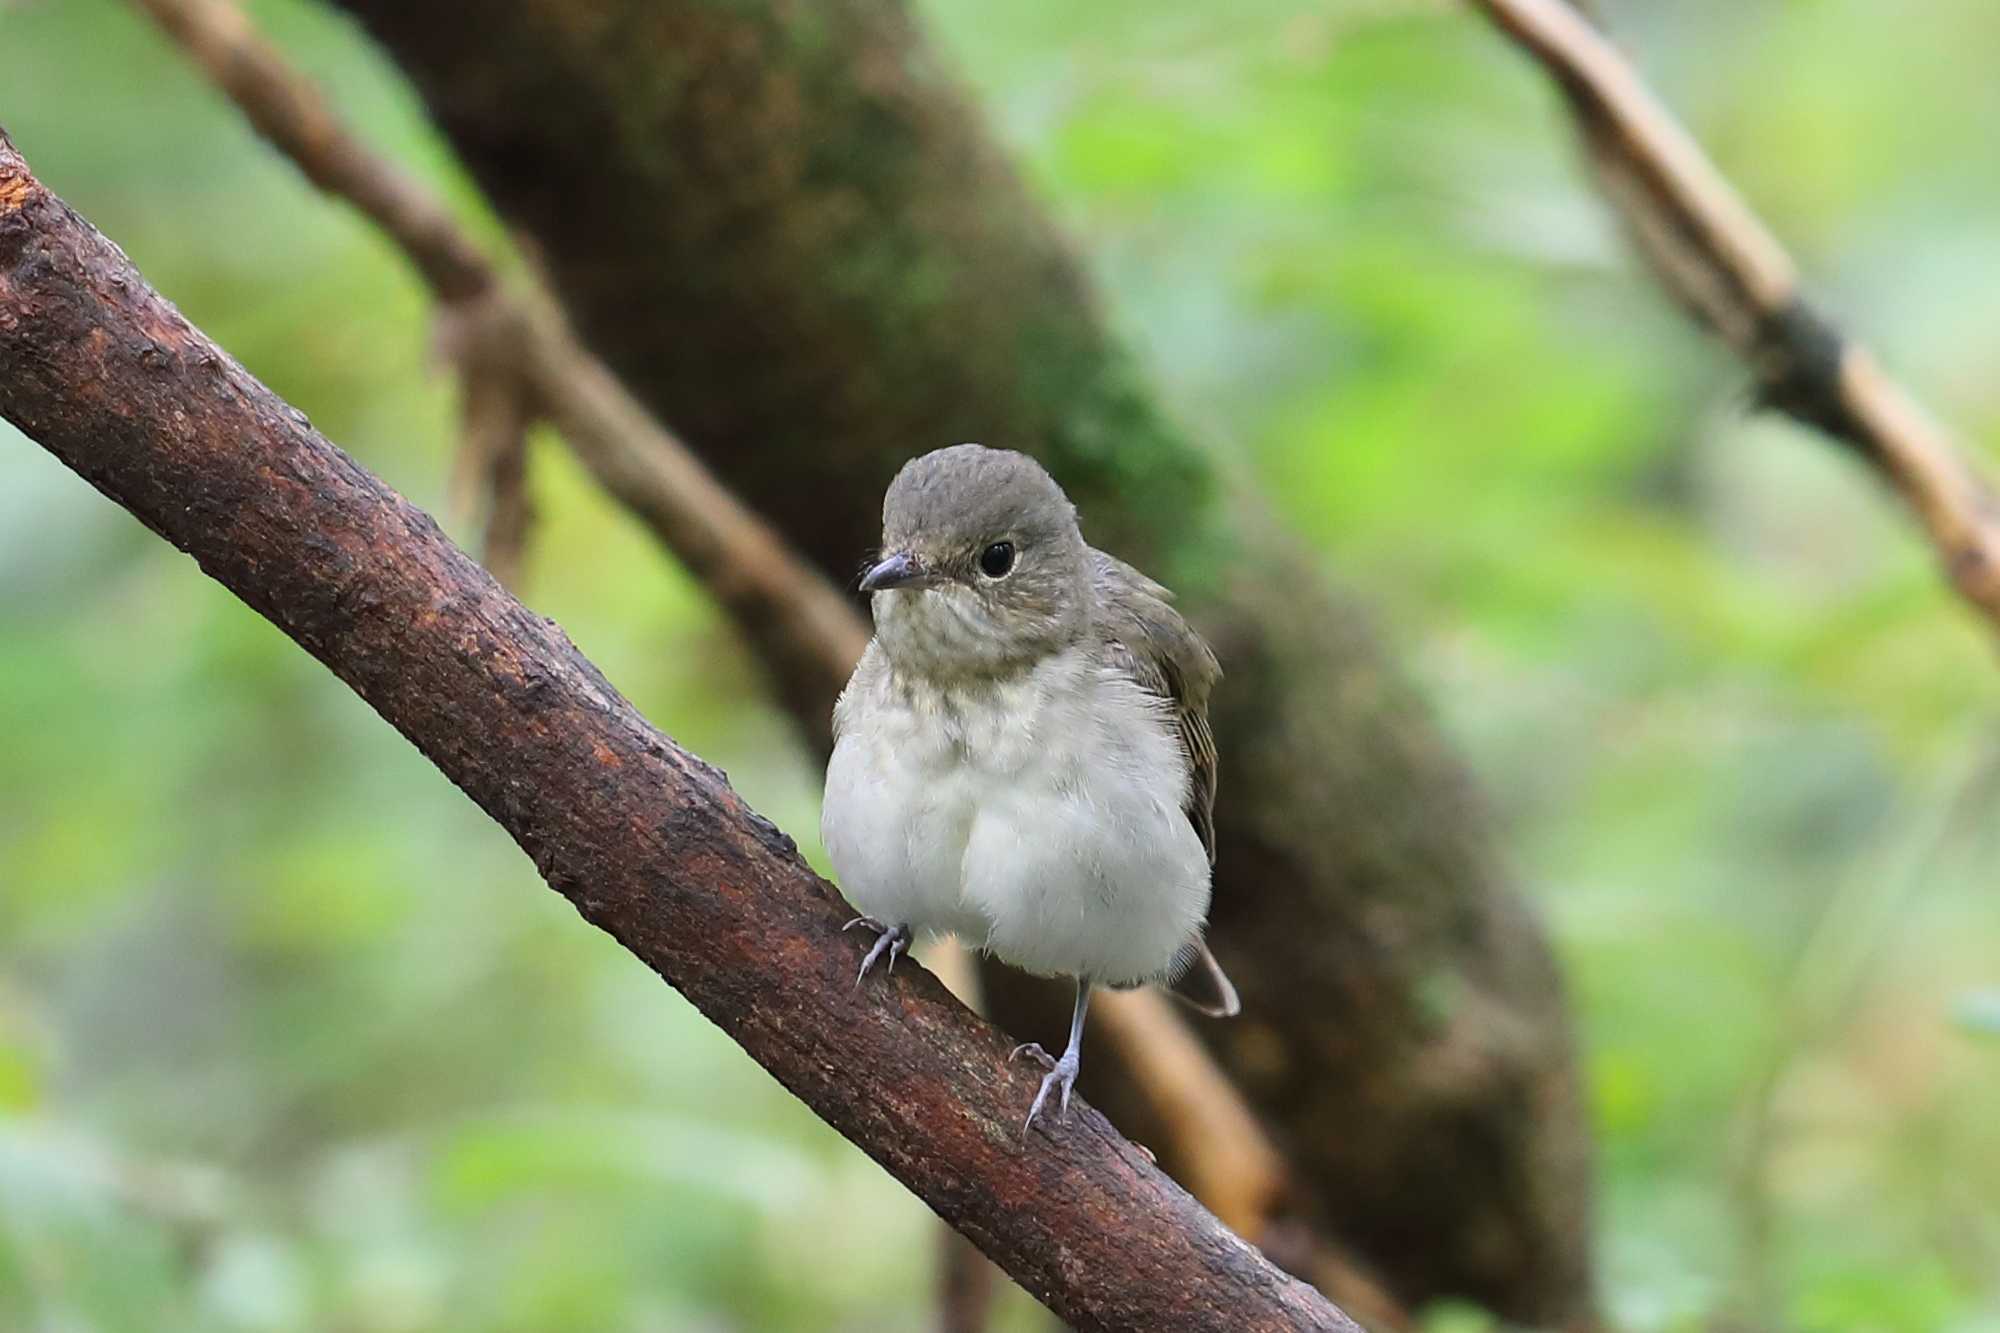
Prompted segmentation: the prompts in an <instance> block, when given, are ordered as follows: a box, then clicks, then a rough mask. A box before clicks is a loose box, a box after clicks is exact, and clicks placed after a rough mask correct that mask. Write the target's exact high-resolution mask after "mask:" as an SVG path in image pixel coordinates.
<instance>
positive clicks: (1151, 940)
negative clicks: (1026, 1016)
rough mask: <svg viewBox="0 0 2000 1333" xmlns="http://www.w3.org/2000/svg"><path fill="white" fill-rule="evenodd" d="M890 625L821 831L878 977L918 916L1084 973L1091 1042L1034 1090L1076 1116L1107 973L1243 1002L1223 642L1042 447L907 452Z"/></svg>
mask: <svg viewBox="0 0 2000 1333" xmlns="http://www.w3.org/2000/svg"><path fill="white" fill-rule="evenodd" d="M860 591H862V592H863V593H865V594H867V595H868V597H869V601H870V610H871V612H872V614H873V618H874V635H873V637H872V638H871V639H870V641H869V643H868V646H867V648H866V649H865V650H864V651H863V653H862V655H861V660H860V662H859V663H858V664H857V665H856V667H855V669H854V673H853V676H852V677H851V678H850V679H849V681H848V683H847V686H846V688H845V689H844V690H843V691H842V692H841V694H840V697H839V700H838V701H837V702H836V704H835V705H834V711H833V735H834V744H833V753H832V756H831V758H830V759H829V761H828V764H827V772H826V793H825V800H824V802H823V804H822V807H821V809H822V814H821V821H820V834H821V842H822V844H823V845H824V847H825V848H826V852H827V855H828V858H829V859H830V860H831V862H832V864H833V868H834V871H835V873H836V875H837V876H838V879H839V882H840V885H841V889H842V891H843V892H844V893H845V894H846V896H847V898H848V900H849V901H850V902H851V903H852V904H853V905H854V907H855V908H857V909H858V910H859V911H860V912H861V915H860V916H857V917H855V918H854V919H853V920H851V921H849V922H848V923H847V925H846V927H844V929H849V930H851V929H854V928H856V927H866V928H867V929H869V930H872V931H874V932H875V936H876V938H875V940H874V942H873V943H872V945H871V946H870V947H869V949H868V950H867V953H866V955H865V956H864V957H863V959H862V961H861V966H860V971H859V973H858V974H857V975H856V977H855V985H856V987H859V986H860V985H861V983H862V982H863V981H864V980H865V979H866V978H867V976H868V974H869V972H870V970H871V969H873V968H874V967H875V966H876V964H877V963H878V962H881V961H882V960H883V959H884V958H886V959H887V964H886V967H885V969H884V970H885V971H893V970H894V968H895V964H896V959H897V958H899V957H900V956H901V955H902V954H903V953H904V952H905V951H906V950H907V949H908V948H909V947H910V945H911V943H912V942H913V941H914V940H915V939H916V938H918V937H919V936H930V935H941V934H946V933H951V934H955V935H957V936H958V938H959V939H960V941H961V942H963V943H965V944H966V945H967V946H969V947H971V948H975V949H979V950H982V951H984V952H986V953H988V954H991V955H992V956H994V957H997V958H998V959H1000V961H1002V962H1004V963H1008V964H1010V965H1012V966H1015V967H1018V968H1021V969H1023V970H1025V971H1028V972H1031V973H1036V974H1040V975H1044V976H1060V977H1068V978H1072V979H1073V980H1074V981H1075V985H1076V1000H1075V1005H1074V1007H1073V1009H1072V1011H1071V1019H1070V1028H1069V1042H1068V1045H1067V1046H1065V1047H1064V1049H1063V1053H1062V1054H1061V1055H1060V1056H1055V1057H1051V1056H1050V1055H1049V1054H1048V1053H1047V1051H1045V1050H1044V1049H1043V1048H1042V1047H1041V1045H1040V1044H1039V1043H1035V1042H1027V1043H1024V1044H1022V1045H1021V1046H1018V1047H1016V1048H1015V1049H1014V1051H1013V1054H1012V1055H1011V1056H1010V1057H1009V1059H1010V1060H1011V1059H1015V1058H1019V1057H1021V1056H1024V1055H1026V1056H1030V1057H1032V1058H1034V1059H1035V1060H1036V1061H1038V1062H1039V1063H1040V1064H1041V1065H1042V1066H1043V1067H1044V1069H1045V1070H1046V1071H1047V1072H1046V1074H1045V1075H1044V1077H1043V1079H1042V1083H1041V1086H1040V1087H1039V1088H1038V1089H1037V1091H1036V1094H1035V1099H1034V1103H1033V1104H1032V1105H1031V1106H1030V1107H1029V1109H1028V1117H1027V1121H1026V1123H1025V1124H1024V1125H1023V1127H1022V1132H1023V1134H1026V1133H1027V1132H1028V1131H1030V1130H1032V1129H1033V1127H1034V1125H1035V1121H1036V1119H1037V1117H1038V1116H1040V1115H1041V1113H1042V1110H1043V1106H1044V1104H1045V1103H1046V1102H1047V1101H1048V1100H1049V1098H1050V1096H1051V1094H1052V1093H1053V1094H1055V1095H1057V1097H1058V1099H1059V1107H1058V1110H1057V1118H1058V1119H1059V1120H1066V1119H1067V1117H1068V1111H1069V1100H1070V1090H1071V1088H1072V1087H1073V1085H1074V1084H1075V1082H1076V1077H1077V1072H1078V1070H1079V1068H1080V1067H1081V1062H1082V1042H1083V1026H1084V1015H1085V1012H1086V1011H1087V1009H1088V1008H1089V1005H1090V997H1091V992H1092V990H1093V988H1094V987H1097V986H1108V987H1113V988H1119V989H1124V988H1130V987H1135V986H1140V985H1145V984H1148V983H1164V984H1168V985H1170V986H1172V987H1173V988H1174V989H1175V990H1176V991H1177V993H1179V994H1180V995H1181V996H1182V997H1183V998H1185V999H1187V1000H1188V1001H1189V1002H1190V1003H1191V1004H1193V1005H1194V1006H1195V1007H1196V1008H1198V1009H1200V1010H1202V1011H1203V1012H1205V1013H1209V1014H1212V1015H1215V1016H1219V1017H1226V1016H1229V1015H1233V1014H1235V1013H1237V1012H1238V1011H1239V1010H1240V1008H1241V1004H1240V1001H1239V1000H1238V998H1237V993H1236V988H1235V986H1234V985H1233V984H1231V982H1230V980H1229V978H1228V976H1227V975H1226V974H1225V973H1224V972H1223V970H1222V968H1221V966H1220V965H1219V964H1218V963H1217V962H1216V960H1215V956H1214V954H1213V953H1211V952H1210V951H1209V948H1208V946H1207V944H1206V943H1205V942H1204V939H1203V931H1204V927H1205V923H1206V919H1207V915H1208V907H1209V900H1210V878H1211V872H1212V869H1213V865H1214V860H1215V822H1214V805H1215V784H1216V749H1215V740H1214V736H1213V733H1212V732H1211V730H1210V728H1209V722H1208V701H1209V695H1210V692H1211V691H1212V690H1213V689H1214V687H1215V685H1216V682H1217V681H1218V680H1219V679H1220V677H1221V666H1220V664H1219V663H1218V662H1217V660H1216V656H1215V653H1214V652H1213V651H1212V650H1211V649H1210V648H1209V646H1208V644H1207V643H1205V642H1204V641H1203V640H1202V638H1201V636H1200V635H1198V634H1197V633H1196V632H1195V631H1194V630H1193V629H1191V628H1190V627H1189V626H1188V624H1187V622H1186V621H1185V620H1183V619H1182V618H1181V616H1180V614H1179V613H1178V612H1177V611H1175V610H1174V608H1173V606H1172V598H1173V594H1171V593H1170V592H1168V591H1167V589H1166V588H1164V587H1162V586H1161V585H1160V584H1158V583H1156V582H1154V581H1153V580H1152V579H1150V578H1148V577H1146V576H1145V575H1144V574H1142V573H1140V572H1139V571H1138V570H1136V569H1134V568H1133V567H1132V566H1130V565H1128V564H1126V563H1125V562H1123V561H1122V560H1119V559H1117V558H1116V557H1114V556H1111V555H1108V554H1106V553H1105V552H1103V551H1100V550H1097V549H1095V548H1093V547H1092V546H1090V545H1089V544H1088V543H1087V542H1085V540H1084V538H1083V533H1082V529H1081V527H1080V526H1079V522H1078V518H1077V512H1076V507H1075V506H1074V505H1073V504H1071V502H1070V500H1069V497H1068V496H1067V495H1065V494H1064V493H1063V490H1062V488H1061V487H1060V486H1059V485H1057V483H1056V481H1055V479H1054V478H1052V477H1051V476H1050V475H1049V474H1048V472H1047V471H1046V470H1045V469H1044V468H1043V467H1042V465H1041V464H1040V463H1038V462H1036V461H1035V460H1034V459H1032V458H1030V457H1028V456H1027V455H1025V454H1022V453H1017V452H1014V451H1012V450H1007V449H990V448H986V447H985V446H983V445H979V444H958V445H953V446H951V447H949V448H943V449H937V450H933V451H932V452H929V453H926V454H923V455H921V456H919V457H917V458H914V459H911V460H910V461H909V462H907V463H905V464H904V466H903V467H902V469H901V471H899V472H898V473H897V474H896V477H895V479H894V480H893V481H892V482H891V483H890V484H889V488H888V491H887V493H886V495H885V496H884V497H883V502H882V544H881V546H880V548H879V550H878V552H877V554H876V556H875V557H874V559H873V560H872V561H870V562H869V563H868V564H867V566H866V569H865V572H864V573H863V575H862V577H861V579H860Z"/></svg>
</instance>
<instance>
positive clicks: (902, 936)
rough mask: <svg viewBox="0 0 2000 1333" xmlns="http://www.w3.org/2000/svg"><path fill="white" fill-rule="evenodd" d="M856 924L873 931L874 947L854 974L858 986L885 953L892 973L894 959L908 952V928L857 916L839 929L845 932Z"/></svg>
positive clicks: (894, 966) (870, 917)
mask: <svg viewBox="0 0 2000 1333" xmlns="http://www.w3.org/2000/svg"><path fill="white" fill-rule="evenodd" d="M856 926H866V927H868V929H870V930H872V931H874V932H875V947H874V948H872V949H870V950H869V951H868V956H867V957H866V958H863V959H862V960H861V970H860V971H859V972H857V973H855V974H854V984H855V985H857V986H859V985H860V984H861V982H862V980H863V979H864V978H865V977H867V975H868V969H869V968H871V967H873V966H875V960H876V959H878V958H880V957H881V956H882V955H883V954H885V953H886V954H888V955H889V971H890V972H892V973H893V972H894V971H895V970H896V960H897V959H898V958H901V957H902V956H903V955H904V954H906V953H908V952H909V949H910V928H909V927H908V926H907V925H895V926H889V925H884V924H883V923H882V922H880V921H877V920H876V919H875V918H874V917H872V916H857V917H855V918H854V919H853V920H852V921H850V922H848V923H847V924H846V925H844V926H842V927H841V928H840V929H841V930H842V931H843V932H846V931H850V930H853V929H854V928H855V927H856Z"/></svg>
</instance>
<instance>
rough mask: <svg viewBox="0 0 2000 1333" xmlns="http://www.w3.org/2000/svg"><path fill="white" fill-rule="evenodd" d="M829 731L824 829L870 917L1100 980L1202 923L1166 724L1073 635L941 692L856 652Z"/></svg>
mask: <svg viewBox="0 0 2000 1333" xmlns="http://www.w3.org/2000/svg"><path fill="white" fill-rule="evenodd" d="M869 651H870V655H871V656H875V655H877V654H879V653H880V652H881V649H880V647H879V645H876V646H872V647H871V648H870V650H869ZM836 731H837V740H836V743H835V747H834V754H833V759H832V762H831V763H830V764H829V766H828V769H827V787H826V805H825V809H824V814H823V817H822V834H823V836H824V840H825V842H826V847H827V851H828V854H829V855H830V856H831V857H832V859H833V863H834V867H835V869H836V870H837V871H838V873H839V875H840V879H841V886H842V888H843V890H844V891H845V892H846V894H847V896H848V898H849V899H850V900H851V901H853V903H854V904H855V905H856V906H857V907H859V908H860V909H861V910H863V911H865V912H867V913H869V914H870V915H873V916H876V917H878V918H880V919H881V920H883V921H885V922H890V923H898V922H907V923H908V924H910V925H911V926H913V927H916V928H918V929H930V930H937V931H956V932H957V933H958V934H959V935H960V936H961V938H963V939H964V940H965V942H966V943H968V944H971V945H973V946H975V947H982V948H986V949H989V950H991V951H992V952H994V953H995V954H997V955H998V956H999V957H1000V958H1001V959H1003V960H1004V961H1006V962H1009V963H1012V964H1014V965H1016V966H1019V967H1023V968H1027V969H1029V970H1031V971H1037V972H1047V973H1063V974H1068V975H1088V976H1092V977H1094V978H1096V979H1098V980H1100V981H1104V982H1109V983H1122V982H1136V981H1141V980H1146V979H1148V978H1151V977H1155V976H1158V975H1160V974H1161V973H1163V972H1165V971H1166V970H1167V968H1168V966H1169V965H1170V963H1171V962H1172V960H1173V958H1174V956H1175V954H1176V952H1177V951H1178V950H1179V949H1180V948H1181V946H1182V945H1183V944H1185V943H1186V942H1187V940H1188V939H1189V938H1190V937H1191V936H1192V935H1193V934H1194V933H1195V932H1196V931H1197V930H1198V929H1199V928H1200V925H1201V921H1202V918H1203V916H1204V914H1205V913H1206V911H1207V907H1208V862H1207V857H1206V854H1205V852H1204V850H1203V848H1202V846H1201V841H1200V838H1199V837H1198V836H1197V835H1196V834H1195V832H1194V829H1193V826H1192V825H1191V824H1189V822H1188V820H1187V818H1186V816H1185V814H1184V813H1183V811H1182V806H1183V803H1184V801H1185V798H1186V794H1187V784H1188V771H1187V761H1186V758H1185V756H1184V755H1183V754H1182V753H1181V749H1180V745H1179V743H1178V740H1177V739H1176V736H1175V734H1174V731H1173V728H1172V725H1171V721H1170V719H1169V718H1168V716H1167V715H1166V713H1165V710H1164V706H1163V705H1162V703H1161V702H1160V701H1159V700H1158V699H1156V698H1154V697H1153V696H1151V695H1149V694H1147V693H1146V692H1145V691H1143V690H1141V689H1140V688H1139V687H1138V686H1137V685H1136V684H1135V683H1134V682H1132V681H1131V680H1130V679H1129V678H1127V677H1125V676H1124V675H1123V674H1121V673H1119V672H1117V671H1115V670H1113V669H1111V668H1109V667H1106V666H1104V665H1102V664H1101V663H1099V662H1097V661H1094V660H1093V659H1092V658H1091V657H1090V656H1089V655H1088V654H1087V653H1086V651H1085V650H1084V649H1082V648H1076V649H1071V650H1068V651H1066V652H1063V653H1059V654H1056V655H1054V656H1052V657H1050V658H1048V659H1047V660H1045V661H1044V662H1042V663H1041V664H1039V665H1038V666H1036V667H1034V668H1032V669H1031V670H1029V671H1026V672H1022V673H1020V674H1018V675H1016V676H1013V677H1011V678H1009V679H1007V680H1004V681H1001V682H985V683H980V684H976V685H967V686H964V687H962V688H950V689H945V688H939V687H937V686H936V685H934V684H931V683H928V682H925V681H921V680H899V679H898V678H897V677H896V675H895V674H894V673H893V672H892V671H891V670H889V669H887V663H886V662H883V661H878V662H876V663H873V664H870V663H866V662H865V663H864V666H863V668H862V670H861V671H859V672H857V673H856V678H855V681H854V683H853V684H851V685H850V686H849V688H848V691H847V693H846V694H845V695H843V696H842V698H841V702H840V706H839V709H838V710H837V712H836Z"/></svg>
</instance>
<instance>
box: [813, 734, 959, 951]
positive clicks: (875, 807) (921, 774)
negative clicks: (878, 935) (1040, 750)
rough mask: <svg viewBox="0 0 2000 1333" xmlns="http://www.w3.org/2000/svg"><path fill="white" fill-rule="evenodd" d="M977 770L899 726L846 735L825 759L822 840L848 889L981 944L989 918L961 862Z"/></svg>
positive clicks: (869, 906) (914, 923)
mask: <svg viewBox="0 0 2000 1333" xmlns="http://www.w3.org/2000/svg"><path fill="white" fill-rule="evenodd" d="M976 786H977V784H976V777H975V775H974V774H972V773H970V772H969V771H968V770H967V769H966V767H965V765H963V764H961V763H957V762H953V761H950V760H949V759H948V758H947V757H946V756H943V755H940V754H938V753H937V752H936V751H935V749H934V748H933V747H932V746H929V745H926V744H924V743H923V741H922V740H921V738H920V737H919V736H917V735H916V734H914V731H913V730H912V729H906V728H905V727H902V726H900V725H887V726H876V727H872V728H870V729H869V731H868V735H867V737H866V738H865V739H863V738H861V737H860V736H858V735H856V734H849V735H847V736H843V737H842V739H841V741H840V742H839V744H837V745H836V746H835V747H834V752H833V758H832V760H831V761H830V762H829V764H828V766H827V783H826V803H825V806H824V808H823V810H822V814H821V819H820V833H821V840H822V841H823V842H824V843H825V844H826V850H827V856H828V857H829V858H830V859H831V860H832V861H833V867H834V871H835V872H836V873H837V874H838V875H839V877H840V888H841V892H842V893H844V894H846V896H847V899H848V901H849V902H851V903H853V904H854V905H855V906H856V907H858V908H860V909H861V910H862V911H863V912H866V913H868V914H869V915H870V916H873V917H875V918H877V919H878V920H880V921H883V922H886V923H888V924H891V925H895V924H905V925H909V926H911V927H913V928H914V929H916V930H919V931H936V932H944V931H956V932H958V933H959V934H961V935H966V936H969V937H970V938H969V942H970V943H973V944H977V943H978V942H979V941H980V940H981V939H983V938H984V936H985V933H986V922H985V920H984V919H983V918H981V917H979V916H978V915H977V914H976V913H972V912H970V911H969V909H968V908H967V907H966V905H965V903H964V901H963V895H962V893H961V883H960V877H961V867H962V866H963V865H964V862H965V847H966V842H967V840H968V839H969V838H970V836H971V833H972V824H973V815H974V810H975V800H976Z"/></svg>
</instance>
